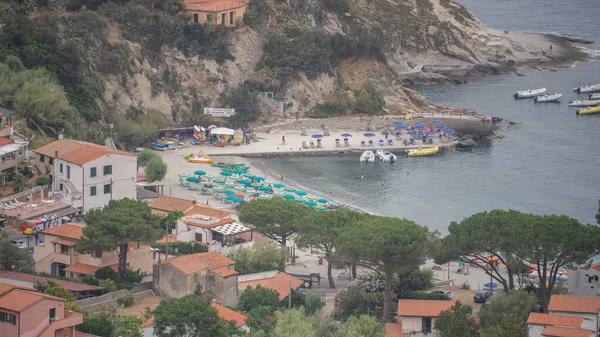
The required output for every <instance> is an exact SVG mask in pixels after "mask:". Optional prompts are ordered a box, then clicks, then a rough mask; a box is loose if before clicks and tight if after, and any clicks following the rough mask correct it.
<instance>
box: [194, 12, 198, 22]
mask: <svg viewBox="0 0 600 337" xmlns="http://www.w3.org/2000/svg"><path fill="white" fill-rule="evenodd" d="M194 23H198V14H194Z"/></svg>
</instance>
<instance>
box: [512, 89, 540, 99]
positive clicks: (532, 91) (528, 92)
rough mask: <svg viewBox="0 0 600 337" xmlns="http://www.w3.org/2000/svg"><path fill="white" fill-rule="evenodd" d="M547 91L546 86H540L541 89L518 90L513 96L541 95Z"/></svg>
mask: <svg viewBox="0 0 600 337" xmlns="http://www.w3.org/2000/svg"><path fill="white" fill-rule="evenodd" d="M545 92H546V88H540V89H531V88H529V90H521V91H517V92H515V94H514V95H513V96H514V97H515V98H533V97H536V96H539V95H541V94H543V93H545Z"/></svg>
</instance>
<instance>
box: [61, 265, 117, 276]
mask: <svg viewBox="0 0 600 337" xmlns="http://www.w3.org/2000/svg"><path fill="white" fill-rule="evenodd" d="M109 267H110V268H111V269H112V270H114V271H117V265H116V264H113V265H112V266H109ZM100 268H103V267H98V266H92V265H91V264H85V263H77V264H74V265H72V266H68V267H67V268H65V271H70V272H73V273H77V274H85V275H90V276H94V274H96V271H97V270H98V269H100Z"/></svg>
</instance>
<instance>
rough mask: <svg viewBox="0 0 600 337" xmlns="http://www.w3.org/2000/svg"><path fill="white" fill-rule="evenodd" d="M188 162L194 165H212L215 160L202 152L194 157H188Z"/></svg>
mask: <svg viewBox="0 0 600 337" xmlns="http://www.w3.org/2000/svg"><path fill="white" fill-rule="evenodd" d="M186 158H187V160H189V161H190V162H192V163H198V164H212V163H213V160H212V158H211V157H209V156H208V155H207V154H206V153H204V152H202V151H200V152H198V153H196V154H195V155H193V156H188V157H186Z"/></svg>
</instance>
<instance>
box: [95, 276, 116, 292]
mask: <svg viewBox="0 0 600 337" xmlns="http://www.w3.org/2000/svg"><path fill="white" fill-rule="evenodd" d="M98 286H99V287H103V288H106V291H108V292H109V293H112V292H113V291H117V289H118V288H117V283H116V282H115V281H113V280H111V279H106V280H100V281H98Z"/></svg>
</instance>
